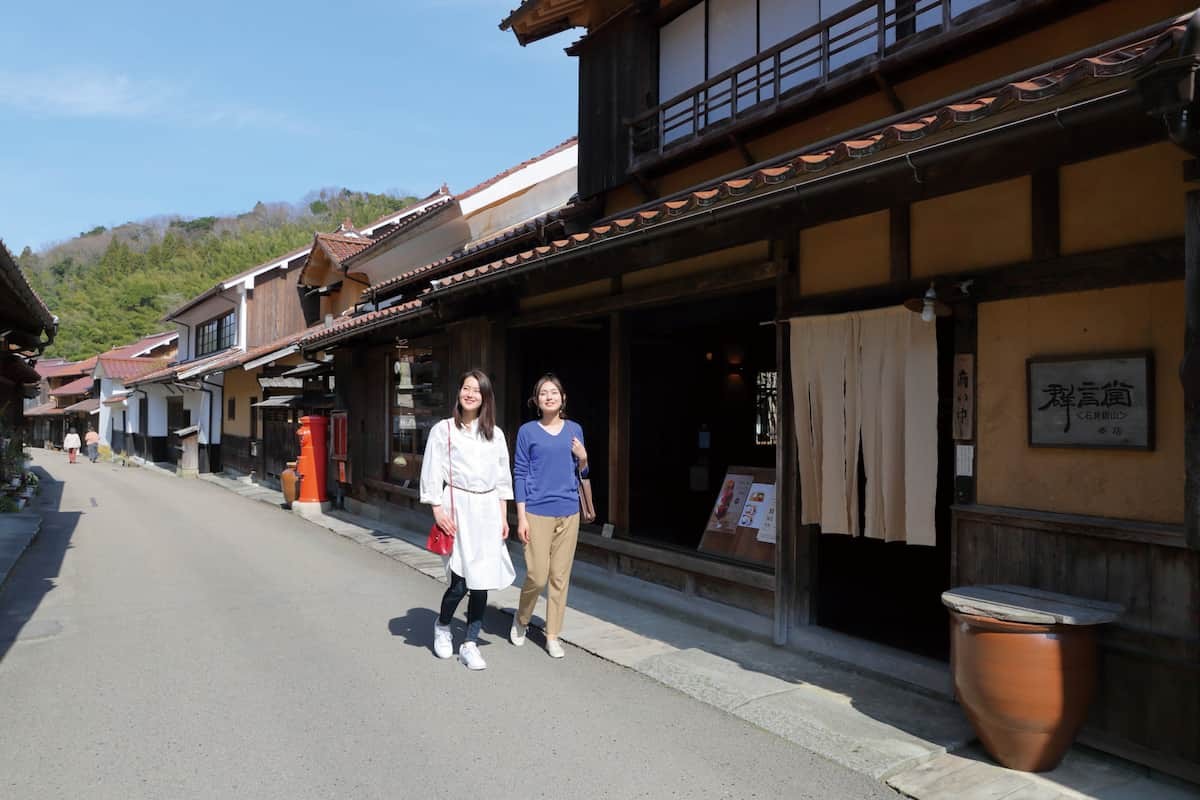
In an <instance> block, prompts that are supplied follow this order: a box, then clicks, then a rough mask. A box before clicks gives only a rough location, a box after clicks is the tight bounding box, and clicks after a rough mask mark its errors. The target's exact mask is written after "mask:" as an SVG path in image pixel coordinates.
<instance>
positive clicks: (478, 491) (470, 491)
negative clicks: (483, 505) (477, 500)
mask: <svg viewBox="0 0 1200 800" xmlns="http://www.w3.org/2000/svg"><path fill="white" fill-rule="evenodd" d="M450 488H451V489H454V490H456V491H459V492H466V493H467V494H491V493H492V492H494V491H496V487H495V486H493V487H492V488H491V489H464V488H463V487H461V486H455V485H454V484H453V483H452V484H450Z"/></svg>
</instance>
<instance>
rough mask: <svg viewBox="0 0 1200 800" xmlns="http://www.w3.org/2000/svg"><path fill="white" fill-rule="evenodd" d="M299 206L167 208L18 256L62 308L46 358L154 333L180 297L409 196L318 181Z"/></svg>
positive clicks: (73, 355) (90, 351)
mask: <svg viewBox="0 0 1200 800" xmlns="http://www.w3.org/2000/svg"><path fill="white" fill-rule="evenodd" d="M310 198H311V199H310V201H309V202H308V203H307V204H305V205H302V206H301V207H300V209H299V210H298V209H297V208H296V207H294V206H291V205H289V204H286V203H280V204H275V205H271V206H268V205H266V204H264V203H259V204H258V205H256V206H255V207H254V209H253V210H252V211H249V212H247V213H245V214H241V215H238V216H236V217H201V218H199V219H193V220H183V219H180V218H177V217H162V218H157V219H153V220H147V221H144V222H138V223H129V224H126V225H122V226H120V227H118V228H113V229H112V230H108V229H105V228H103V227H99V228H95V229H93V230H90V231H88V232H86V233H82V234H80V235H79V236H77V237H76V238H74V239H71V240H70V241H67V242H63V243H61V244H59V245H56V246H55V247H52V248H50V249H48V250H46V251H45V252H42V253H34V252H32V251H30V250H29V249H28V248H26V250H25V252H23V253H22V254H21V255H20V257H19V258H18V261H19V262H20V263H21V266H22V267H23V268H24V270H25V274H26V275H28V276H29V280H30V283H32V284H33V286H34V288H35V289H36V290H37V291H38V294H40V295H41V296H42V299H43V300H45V301H46V305H47V306H49V308H50V311H51V312H52V313H54V314H57V315H58V318H59V328H58V337H57V338H56V339H55V341H54V344H53V345H51V347H50V348H49V349H48V350H47V351H46V356H47V357H52V356H61V357H63V358H68V359H79V358H86V357H88V356H91V355H94V354H96V353H99V352H102V351H104V350H108V349H109V348H110V347H113V346H115V345H120V344H126V343H128V342H131V341H134V340H135V339H137V338H139V337H141V336H145V335H146V334H149V333H154V332H156V331H161V330H166V329H169V326H168V325H164V324H163V323H162V322H160V320H161V319H162V316H163V315H164V314H165V313H167V312H168V311H170V310H171V309H173V308H175V307H176V306H178V305H179V304H180V303H182V302H183V301H184V300H187V299H188V298H190V297H194V296H195V295H197V294H200V293H201V292H203V291H204V290H206V289H208V288H210V287H211V286H213V285H214V284H215V283H217V281H219V280H221V279H222V278H226V277H229V276H231V275H236V274H237V273H239V272H241V271H243V270H245V269H248V268H250V267H253V266H255V265H256V264H261V263H263V262H265V261H269V260H271V259H273V258H276V257H278V256H281V255H283V254H284V253H287V252H288V251H290V250H295V249H296V248H299V247H302V246H304V245H306V244H308V243H309V242H311V241H312V237H313V233H314V232H315V231H332V230H333V229H335V228H336V227H337V225H338V223H340V222H341V221H343V220H345V219H347V218H349V219H350V220H351V221H352V222H353V223H354V224H355V225H366V224H367V223H369V222H372V221H374V220H376V219H378V218H379V217H381V216H383V215H385V214H388V213H391V212H392V211H395V210H397V209H400V208H402V207H404V206H406V205H408V204H410V203H412V202H414V200H415V198H412V197H395V196H392V195H386V194H369V193H363V192H351V191H349V190H344V189H339V190H322V191H321V192H319V193H316V194H314V195H311V196H310Z"/></svg>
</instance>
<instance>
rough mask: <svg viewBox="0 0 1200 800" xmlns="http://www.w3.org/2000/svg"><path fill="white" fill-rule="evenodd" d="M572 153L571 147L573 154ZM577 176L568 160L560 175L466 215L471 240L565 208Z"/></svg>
mask: <svg viewBox="0 0 1200 800" xmlns="http://www.w3.org/2000/svg"><path fill="white" fill-rule="evenodd" d="M575 152H577V151H576V150H575V149H574V148H573V149H572V153H575ZM578 175H579V170H578V169H577V168H576V166H575V163H574V161H571V162H569V163H568V164H567V168H566V169H564V170H563V171H562V172H559V173H558V174H555V175H549V176H547V177H546V178H544V179H543V180H541V181H540V182H539V183H537V184H536V185H534V186H530V187H527V188H526V189H525V190H524V191H522V192H520V193H518V194H515V195H512V196H510V197H507V198H505V199H504V200H503V201H502V202H498V203H496V204H494V205H491V206H488V207H486V208H481V209H479V210H478V211H476V212H475V213H473V214H471V215H469V216H468V217H467V224H468V225H469V226H470V229H471V241H472V242H477V241H481V240H484V239H488V238H491V237H492V236H495V235H496V234H497V233H500V232H501V231H504V230H507V229H508V228H511V227H513V226H514V225H518V224H520V223H523V222H528V221H529V220H531V219H536V218H537V217H540V216H541V215H542V214H545V213H547V212H550V211H553V210H554V209H556V208H560V207H561V206H563V205H565V204H566V202H567V201H568V200H570V199H571V196H572V195H574V194H575V192H576V191H577V190H578V188H579V180H578Z"/></svg>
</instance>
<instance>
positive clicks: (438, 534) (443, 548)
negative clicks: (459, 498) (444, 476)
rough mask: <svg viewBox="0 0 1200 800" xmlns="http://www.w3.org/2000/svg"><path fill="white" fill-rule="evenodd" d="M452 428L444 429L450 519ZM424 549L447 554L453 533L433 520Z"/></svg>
mask: <svg viewBox="0 0 1200 800" xmlns="http://www.w3.org/2000/svg"><path fill="white" fill-rule="evenodd" d="M451 433H453V429H451V428H450V426H449V424H447V429H446V470H447V471H448V473H449V478H450V480H449V484H450V519H454V467H453V465H452V464H451V462H450V434H451ZM425 549H426V550H428V551H429V552H431V553H435V554H437V555H439V556H448V555H450V553H451V552H453V550H454V534H451V533H446V532H445V531H444V530H442V529H441V528H440V527H438V524H437V523H436V522H435V523H433V527H432V528H430V529H429V538H428V539H426V540H425Z"/></svg>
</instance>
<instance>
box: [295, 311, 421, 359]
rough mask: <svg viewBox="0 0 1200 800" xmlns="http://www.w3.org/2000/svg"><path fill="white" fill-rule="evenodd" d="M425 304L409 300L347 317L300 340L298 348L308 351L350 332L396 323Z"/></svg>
mask: <svg viewBox="0 0 1200 800" xmlns="http://www.w3.org/2000/svg"><path fill="white" fill-rule="evenodd" d="M424 307H425V304H424V303H423V302H422V301H421V300H409V301H408V302H407V303H400V304H399V305H394V306H389V307H388V308H384V309H381V310H379V311H368V312H367V313H366V314H359V315H358V316H355V317H347V318H346V319H344V320H343V321H341V322H338V323H335V324H333V325H330V326H328V327H325V328H323V329H322V330H319V331H314V332H313V333H311V334H309V335H307V336H305V337H304V338H303V339H301V340H300V346H301V347H303V348H305V349H308V348H310V347H313V346H316V345H318V344H320V343H322V342H325V341H327V340H329V339H332V338H341V336H342V334H344V333H346V332H348V331H352V330H369V329H371V328H374V327H377V326H379V325H383V324H387V323H391V322H394V321H396V320H395V318H397V317H402V316H409V315H412V314H415V313H417V312H419V311H421V310H422V309H423V308H424Z"/></svg>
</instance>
